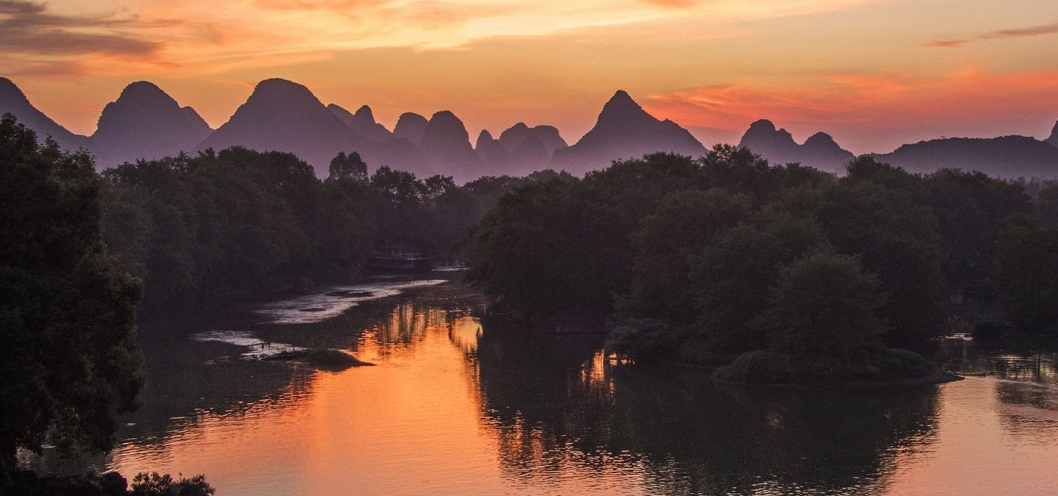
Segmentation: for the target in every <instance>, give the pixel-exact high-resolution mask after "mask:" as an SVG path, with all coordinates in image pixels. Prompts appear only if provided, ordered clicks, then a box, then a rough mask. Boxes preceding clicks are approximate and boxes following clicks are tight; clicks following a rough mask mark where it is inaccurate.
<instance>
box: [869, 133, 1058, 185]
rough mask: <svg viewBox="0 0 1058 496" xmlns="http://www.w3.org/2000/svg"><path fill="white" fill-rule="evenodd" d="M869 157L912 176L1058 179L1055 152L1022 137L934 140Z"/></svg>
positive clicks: (1053, 148)
mask: <svg viewBox="0 0 1058 496" xmlns="http://www.w3.org/2000/svg"><path fill="white" fill-rule="evenodd" d="M872 156H873V157H874V158H875V159H877V160H879V161H881V162H886V163H888V164H890V165H895V166H898V167H903V168H904V169H907V170H908V171H911V172H922V173H929V172H933V171H935V170H937V169H942V168H949V169H963V170H972V171H980V172H984V173H985V174H988V175H990V176H993V177H1000V178H1018V177H1025V178H1033V177H1037V178H1055V177H1058V148H1056V147H1055V146H1053V145H1052V144H1051V143H1049V142H1044V141H1040V140H1037V139H1035V138H1029V137H1025V136H1003V137H999V138H943V139H935V140H929V141H920V142H918V143H914V144H909V145H903V146H901V147H900V148H897V149H896V150H895V151H893V152H891V153H885V154H873V155H872Z"/></svg>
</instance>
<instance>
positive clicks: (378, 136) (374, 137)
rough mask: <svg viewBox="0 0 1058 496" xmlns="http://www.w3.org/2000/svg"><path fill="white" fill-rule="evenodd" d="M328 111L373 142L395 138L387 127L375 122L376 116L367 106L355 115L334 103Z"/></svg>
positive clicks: (329, 106)
mask: <svg viewBox="0 0 1058 496" xmlns="http://www.w3.org/2000/svg"><path fill="white" fill-rule="evenodd" d="M327 109H328V110H330V111H331V113H333V114H334V115H335V117H338V118H339V119H341V121H342V122H344V123H345V125H347V126H349V128H350V129H352V130H353V131H356V132H357V133H359V134H360V135H361V136H363V137H365V138H367V139H369V140H371V141H386V140H388V139H390V138H392V137H393V133H391V132H389V130H388V129H386V126H383V125H382V124H379V123H377V122H375V114H374V113H373V112H372V111H371V107H368V106H367V105H364V106H362V107H360V109H358V110H357V111H356V113H355V114H354V113H351V112H349V111H348V110H345V109H344V108H342V107H339V106H337V105H335V104H333V103H332V104H330V105H328V106H327Z"/></svg>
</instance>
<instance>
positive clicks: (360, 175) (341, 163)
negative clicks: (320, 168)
mask: <svg viewBox="0 0 1058 496" xmlns="http://www.w3.org/2000/svg"><path fill="white" fill-rule="evenodd" d="M328 172H329V174H328V175H327V179H331V180H345V179H353V180H363V179H367V164H366V163H364V160H363V159H362V158H360V154H359V153H357V152H352V153H350V154H349V155H348V156H347V155H346V154H345V152H338V155H337V156H335V157H334V158H332V159H331V166H330V169H329V171H328Z"/></svg>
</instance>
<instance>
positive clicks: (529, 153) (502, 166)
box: [474, 122, 568, 176]
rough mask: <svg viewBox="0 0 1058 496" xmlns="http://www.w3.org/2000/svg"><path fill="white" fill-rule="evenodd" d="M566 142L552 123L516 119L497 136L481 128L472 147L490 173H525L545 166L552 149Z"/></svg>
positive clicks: (511, 174)
mask: <svg viewBox="0 0 1058 496" xmlns="http://www.w3.org/2000/svg"><path fill="white" fill-rule="evenodd" d="M567 146H568V145H567V144H566V141H565V140H564V139H562V136H561V135H559V132H558V129H556V128H555V127H554V126H535V127H529V126H527V125H526V124H525V123H523V122H519V123H517V124H515V125H513V126H511V127H510V128H508V129H506V130H505V131H503V132H502V133H500V137H499V138H498V139H493V138H492V135H491V134H490V133H489V132H488V131H482V132H481V134H480V135H478V140H477V144H476V145H475V146H474V151H476V152H477V154H478V157H480V158H481V161H482V164H483V167H484V169H485V171H486V173H487V174H489V175H494V176H502V175H508V176H525V175H528V174H530V173H532V172H536V171H539V170H543V169H546V168H547V167H548V165H549V163H550V162H551V157H552V155H553V154H554V152H555V150H561V149H563V148H566V147H567Z"/></svg>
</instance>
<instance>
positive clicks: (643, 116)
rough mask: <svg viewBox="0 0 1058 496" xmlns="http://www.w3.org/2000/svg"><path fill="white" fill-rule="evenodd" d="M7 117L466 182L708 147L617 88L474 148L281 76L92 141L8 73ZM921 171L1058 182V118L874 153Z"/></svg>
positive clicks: (794, 155)
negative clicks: (578, 127)
mask: <svg viewBox="0 0 1058 496" xmlns="http://www.w3.org/2000/svg"><path fill="white" fill-rule="evenodd" d="M5 112H10V113H12V114H14V115H15V116H16V117H18V119H19V121H20V122H22V123H23V124H25V125H26V126H27V127H29V128H31V129H34V130H35V131H37V132H38V134H39V135H40V136H41V137H42V138H43V137H44V136H49V135H50V136H52V137H53V138H54V139H55V140H56V142H58V143H59V144H60V145H61V146H63V147H65V148H68V149H86V150H88V151H89V152H91V153H93V154H94V155H95V156H96V158H97V166H98V167H99V168H106V167H111V166H114V165H117V164H118V163H121V162H125V161H135V160H137V159H141V158H143V159H152V158H158V157H161V156H166V155H175V154H177V153H179V152H180V151H185V152H194V151H201V150H205V149H207V148H213V149H215V150H220V149H223V148H227V147H229V146H235V145H240V146H245V147H248V148H253V149H257V150H261V151H267V150H280V151H286V152H291V153H294V154H296V155H298V156H299V157H300V158H302V159H303V160H305V161H306V162H308V163H310V164H311V165H313V166H314V168H315V170H316V173H317V175H318V176H320V177H326V176H327V172H328V171H327V169H328V165H329V163H330V160H331V158H333V157H334V156H335V155H337V154H338V152H346V153H350V152H353V151H356V152H358V153H360V155H361V157H362V158H363V159H364V161H365V162H366V163H367V164H368V167H369V171H373V170H374V169H377V168H378V167H379V166H381V165H389V166H391V167H393V168H395V169H401V170H407V171H410V172H413V173H415V174H416V175H418V176H420V177H426V176H429V175H433V174H443V175H450V176H453V177H454V178H455V179H456V180H457V181H459V182H462V181H468V180H472V179H475V178H477V177H479V176H481V175H504V174H506V175H514V176H521V175H526V174H529V173H531V172H534V171H537V170H541V169H545V168H553V169H556V170H566V171H568V172H570V173H573V174H577V175H582V174H584V173H585V172H587V171H590V170H593V169H601V168H605V167H607V166H608V165H609V164H610V163H611V162H612V161H613V160H616V159H621V158H638V157H640V156H642V155H644V154H647V153H652V152H656V151H670V152H675V153H680V154H684V155H691V156H698V155H702V154H704V153H705V152H706V147H705V146H703V145H702V143H700V142H699V141H698V140H697V139H695V138H694V137H693V136H692V135H691V133H690V132H688V131H687V130H686V129H684V128H682V127H680V126H679V125H677V124H676V123H674V122H672V121H670V120H659V119H657V118H655V117H653V116H652V115H650V114H649V113H647V112H646V111H645V110H643V108H642V107H640V106H639V104H638V103H636V102H635V101H634V100H633V99H632V98H631V96H629V95H628V93H626V92H624V91H617V92H616V93H615V94H614V95H613V97H611V98H610V100H609V101H607V102H606V104H605V105H604V106H603V108H602V110H601V112H600V114H599V116H598V119H597V121H596V124H595V126H594V127H593V128H592V129H591V130H590V131H589V132H588V133H587V134H585V135H584V136H583V137H582V138H581V139H580V140H578V141H577V142H576V143H574V144H573V145H568V144H567V142H566V141H565V140H564V139H563V138H562V136H561V135H560V133H559V131H558V129H556V128H555V127H553V126H546V125H538V126H534V127H529V126H528V125H526V124H525V123H522V122H519V123H517V124H515V125H513V126H511V127H510V128H508V129H506V130H504V131H503V132H502V133H500V135H499V136H498V137H494V135H493V134H491V133H490V132H488V131H487V130H483V131H482V132H481V133H480V134H479V135H478V137H477V140H476V141H475V142H474V144H473V146H472V144H471V142H470V139H469V134H468V132H467V129H466V126H465V125H464V124H463V122H462V121H461V120H460V119H459V118H458V117H457V116H456V115H455V114H453V113H452V112H450V111H439V112H437V113H435V114H434V115H433V116H432V117H431V118H430V119H427V118H425V117H423V116H422V115H419V114H416V113H412V112H406V113H404V114H402V115H401V116H400V118H399V119H398V121H397V123H396V125H395V126H394V128H393V130H392V131H389V130H388V129H386V127H385V126H383V125H382V124H379V123H378V122H376V121H375V118H374V115H373V112H372V110H371V108H370V107H369V106H367V105H363V106H361V107H360V108H359V109H358V110H357V111H356V112H355V113H352V112H349V111H348V110H346V109H344V108H342V107H340V106H338V105H335V104H330V105H324V104H323V103H322V102H321V101H320V100H319V99H318V98H317V97H316V96H315V95H313V94H312V92H311V91H310V90H309V89H308V88H307V87H305V86H303V85H300V84H298V83H294V82H291V81H287V80H284V79H267V80H264V81H261V82H260V83H258V84H257V86H256V87H255V88H254V91H253V92H252V93H251V95H250V96H249V97H248V98H247V100H246V102H245V103H243V104H242V105H241V106H240V107H239V108H238V109H237V110H236V111H235V113H234V114H233V115H232V116H231V118H229V120H228V121H227V122H226V123H224V124H223V125H222V126H220V127H219V128H218V129H216V130H212V129H210V127H209V125H208V124H207V123H206V122H205V121H204V120H203V119H202V117H201V116H200V115H199V114H198V113H197V112H196V111H195V110H194V109H193V108H191V107H186V106H185V107H181V106H180V105H179V104H178V103H177V102H176V101H175V100H174V99H173V98H172V97H170V96H169V95H168V94H166V93H165V92H164V91H162V90H161V89H160V88H158V87H157V86H155V85H154V84H153V83H149V82H146V81H139V82H135V83H132V84H130V85H128V86H127V87H126V88H125V89H124V90H123V91H122V93H121V95H119V97H118V98H117V99H116V100H115V101H114V102H111V103H109V104H107V106H106V107H105V108H104V109H103V111H102V113H101V115H100V117H99V125H98V129H97V130H96V132H95V133H94V134H93V135H92V136H91V137H87V136H81V135H77V134H75V133H72V132H70V131H69V130H67V129H65V128H64V127H62V126H61V125H59V124H58V123H56V122H55V121H53V120H52V119H50V118H49V117H48V116H46V115H45V114H44V113H42V112H40V111H39V110H37V109H36V108H35V107H33V105H32V104H31V103H30V102H29V100H28V99H27V98H26V96H25V95H24V94H23V93H22V91H21V90H20V89H19V88H18V87H17V86H16V85H15V84H14V83H13V82H12V81H10V80H9V79H7V78H3V77H0V113H5ZM739 145H740V146H745V147H747V148H749V149H751V150H753V151H754V152H755V153H758V154H760V155H761V156H762V157H764V158H766V159H768V161H769V162H772V163H788V162H799V163H801V164H803V165H806V166H811V167H815V168H818V169H821V170H826V171H830V172H836V173H839V174H840V173H841V172H843V170H844V165H845V164H846V163H848V162H849V161H850V160H852V159H853V158H855V156H854V155H853V154H852V153H851V152H849V151H848V150H845V149H843V148H841V147H840V146H839V145H838V144H837V143H836V142H835V141H834V139H833V138H832V137H831V136H830V135H828V134H826V133H823V132H819V133H816V134H814V135H812V136H811V137H809V138H808V139H807V140H805V142H804V143H803V144H798V143H797V142H796V141H794V139H793V137H792V136H791V135H790V133H789V132H787V131H786V130H785V129H776V127H775V125H774V124H772V123H771V122H770V121H768V120H759V121H756V122H754V123H753V124H752V125H751V126H750V127H749V129H748V130H747V131H746V133H745V134H744V135H743V137H742V139H741V141H740V143H739ZM871 156H873V157H875V158H877V159H878V160H881V161H884V162H888V163H890V164H892V165H896V166H900V167H904V168H905V169H908V170H910V171H914V172H932V171H934V170H937V169H939V168H943V167H953V168H961V169H967V170H979V171H982V172H985V173H987V174H990V175H993V176H998V177H1011V178H1012V177H1041V178H1052V177H1058V124H1056V125H1055V127H1054V128H1053V129H1052V131H1051V134H1050V136H1049V137H1048V138H1046V139H1045V140H1037V139H1035V138H1030V137H1024V136H1004V137H999V138H943V139H935V140H927V141H922V142H919V143H914V144H907V145H903V146H901V147H899V148H898V149H896V150H894V151H893V152H890V153H880V154H871Z"/></svg>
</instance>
